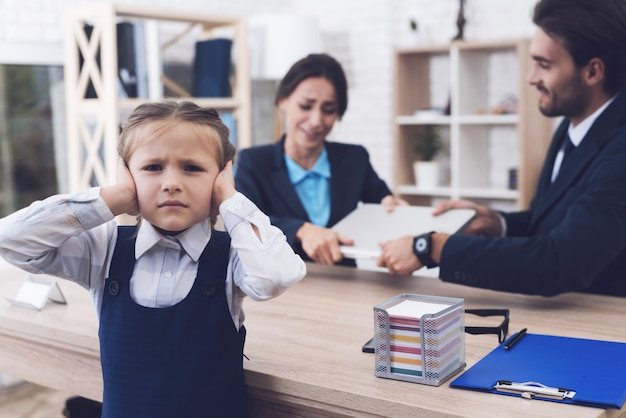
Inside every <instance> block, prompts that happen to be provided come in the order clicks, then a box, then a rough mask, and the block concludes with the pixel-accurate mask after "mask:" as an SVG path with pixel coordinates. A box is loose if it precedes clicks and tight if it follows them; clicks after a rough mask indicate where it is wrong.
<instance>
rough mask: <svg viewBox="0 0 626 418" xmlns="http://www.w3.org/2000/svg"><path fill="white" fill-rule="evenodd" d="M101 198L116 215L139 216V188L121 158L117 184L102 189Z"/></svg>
mask: <svg viewBox="0 0 626 418" xmlns="http://www.w3.org/2000/svg"><path fill="white" fill-rule="evenodd" d="M100 196H102V198H103V199H104V201H105V202H106V204H107V205H108V206H109V209H111V212H112V213H113V214H114V215H116V216H117V215H121V214H124V213H126V214H129V215H133V216H134V215H139V201H138V200H137V187H136V186H135V180H134V179H133V176H132V174H131V173H130V170H129V169H128V167H127V166H126V163H125V162H124V160H122V159H121V158H120V159H119V160H118V163H117V183H115V184H113V185H111V186H105V187H102V188H101V189H100Z"/></svg>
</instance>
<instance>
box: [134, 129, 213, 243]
mask: <svg viewBox="0 0 626 418" xmlns="http://www.w3.org/2000/svg"><path fill="white" fill-rule="evenodd" d="M206 135H215V134H214V133H211V132H209V130H208V129H200V128H198V127H195V126H193V125H192V124H187V123H175V124H174V125H173V126H172V127H171V128H170V127H165V128H164V129H158V130H157V131H156V132H155V134H154V135H151V137H149V138H147V139H145V140H142V141H141V143H140V144H138V147H137V148H136V149H135V150H134V151H133V153H132V156H131V158H130V160H129V161H128V168H129V170H130V173H131V175H132V176H133V179H134V181H135V186H136V189H137V199H138V202H139V210H140V212H141V216H142V217H143V218H144V219H145V220H146V221H148V222H150V223H151V224H152V225H154V226H155V227H156V228H158V229H159V230H160V231H161V232H162V233H164V234H166V235H175V234H177V233H179V232H181V231H183V230H185V229H187V228H189V227H190V226H192V225H194V224H196V223H198V222H201V221H205V220H207V218H208V217H209V213H210V212H211V194H212V190H213V183H214V182H215V178H216V177H217V175H218V173H219V171H220V168H219V166H218V163H217V152H216V150H215V149H214V148H215V147H216V145H215V144H216V142H215V141H211V140H207V138H206Z"/></svg>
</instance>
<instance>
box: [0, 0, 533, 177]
mask: <svg viewBox="0 0 626 418" xmlns="http://www.w3.org/2000/svg"><path fill="white" fill-rule="evenodd" d="M95 2H96V0H0V63H16V62H22V63H36V62H56V63H62V61H63V53H62V42H63V35H62V34H63V31H62V16H63V11H64V10H65V9H66V8H69V7H73V6H77V5H84V4H90V3H95ZM118 2H120V3H128V4H136V5H145V6H151V7H171V8H179V9H183V10H199V11H202V12H209V13H211V12H213V13H219V14H227V15H237V16H249V15H250V14H253V13H258V12H273V11H294V12H298V13H307V14H312V15H315V16H317V17H318V19H319V21H320V25H321V28H322V31H323V33H324V40H325V43H326V49H327V51H328V52H329V53H331V54H333V55H334V56H336V57H337V59H338V60H339V61H340V62H341V63H342V64H343V65H344V66H345V69H346V71H347V73H348V79H349V83H350V91H349V95H350V98H349V100H350V103H349V108H348V112H347V113H346V115H345V117H344V120H343V121H342V122H340V123H339V124H337V126H336V128H335V130H334V131H333V133H332V138H333V139H336V140H340V141H345V142H353V143H361V144H363V145H364V146H365V147H366V148H367V149H368V150H369V151H370V155H371V157H372V162H373V164H374V167H375V168H376V170H377V171H378V173H379V175H380V176H381V177H383V178H384V179H385V180H387V182H388V183H389V184H390V186H393V185H394V184H393V177H392V176H393V167H392V164H393V150H392V144H393V140H392V134H393V125H392V112H393V109H392V107H393V102H392V81H393V80H392V71H393V61H392V53H393V49H394V48H395V47H398V46H407V45H409V44H416V43H419V44H428V43H444V42H447V41H449V40H450V39H451V38H452V37H453V36H454V35H455V34H456V31H457V28H456V15H457V11H458V5H459V3H458V2H457V1H450V0H449V1H433V0H341V1H337V0H229V1H224V0H186V1H184V2H172V1H171V0H118ZM534 2H535V0H515V1H511V0H509V1H506V0H468V1H467V2H466V17H467V24H466V27H465V38H466V39H468V40H491V39H500V38H511V37H516V36H530V35H531V34H532V31H533V25H532V23H531V22H530V14H531V10H532V6H533V4H534ZM411 18H415V19H416V20H417V21H418V24H419V28H418V32H417V34H416V33H413V32H411V31H410V30H409V20H410V19H411Z"/></svg>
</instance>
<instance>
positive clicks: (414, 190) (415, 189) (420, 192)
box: [397, 184, 451, 197]
mask: <svg viewBox="0 0 626 418" xmlns="http://www.w3.org/2000/svg"><path fill="white" fill-rule="evenodd" d="M397 191H398V193H400V194H403V195H412V196H435V197H450V195H451V189H450V187H438V188H436V189H424V188H421V187H419V186H416V185H415V184H403V185H400V186H398V187H397Z"/></svg>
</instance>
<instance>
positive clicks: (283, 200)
mask: <svg viewBox="0 0 626 418" xmlns="http://www.w3.org/2000/svg"><path fill="white" fill-rule="evenodd" d="M284 143H285V138H284V136H283V138H281V140H279V141H278V142H276V143H275V144H271V145H261V146H256V147H252V148H247V149H243V150H241V151H239V152H238V154H237V157H236V158H235V161H236V167H235V188H236V189H237V190H238V191H239V192H241V193H243V194H244V195H246V196H247V197H248V198H249V199H250V200H252V201H253V202H254V203H255V204H256V205H257V206H258V207H259V209H261V211H263V212H264V213H265V214H267V215H268V216H269V217H270V220H271V222H272V224H273V225H276V226H277V227H278V228H280V229H281V230H282V231H283V233H284V234H285V236H286V237H287V241H288V242H289V244H291V246H292V247H293V249H294V250H295V251H296V252H297V253H298V254H299V255H300V256H302V258H303V259H304V260H307V261H309V260H310V258H309V257H307V255H306V254H305V252H304V251H303V249H302V246H301V245H300V243H299V242H298V240H297V239H296V232H297V231H298V229H299V228H300V227H301V226H302V224H303V223H305V222H310V219H309V217H308V215H307V213H306V210H305V209H304V206H303V205H302V203H301V202H300V198H299V197H298V194H297V193H296V189H295V188H294V186H293V185H292V184H291V181H290V180H289V175H288V173H287V166H286V165H285V158H284ZM324 146H325V147H326V151H327V153H328V161H329V163H330V173H331V177H330V218H329V220H328V224H327V225H326V227H329V228H330V227H332V226H333V225H335V224H336V223H337V222H338V221H339V220H341V219H342V218H343V217H344V216H346V215H347V214H348V213H350V212H351V211H352V210H354V209H355V208H356V207H357V204H358V203H359V202H365V203H380V201H381V200H382V199H383V198H384V197H385V196H387V195H390V194H391V191H390V190H389V188H388V187H387V185H386V184H385V182H384V181H383V180H381V179H380V178H379V177H378V175H377V174H376V172H375V171H374V169H373V167H372V165H371V164H370V160H369V154H368V153H367V151H366V150H365V148H364V147H362V146H360V145H351V144H342V143H338V142H328V141H327V142H325V144H324ZM352 264H354V263H352Z"/></svg>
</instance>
